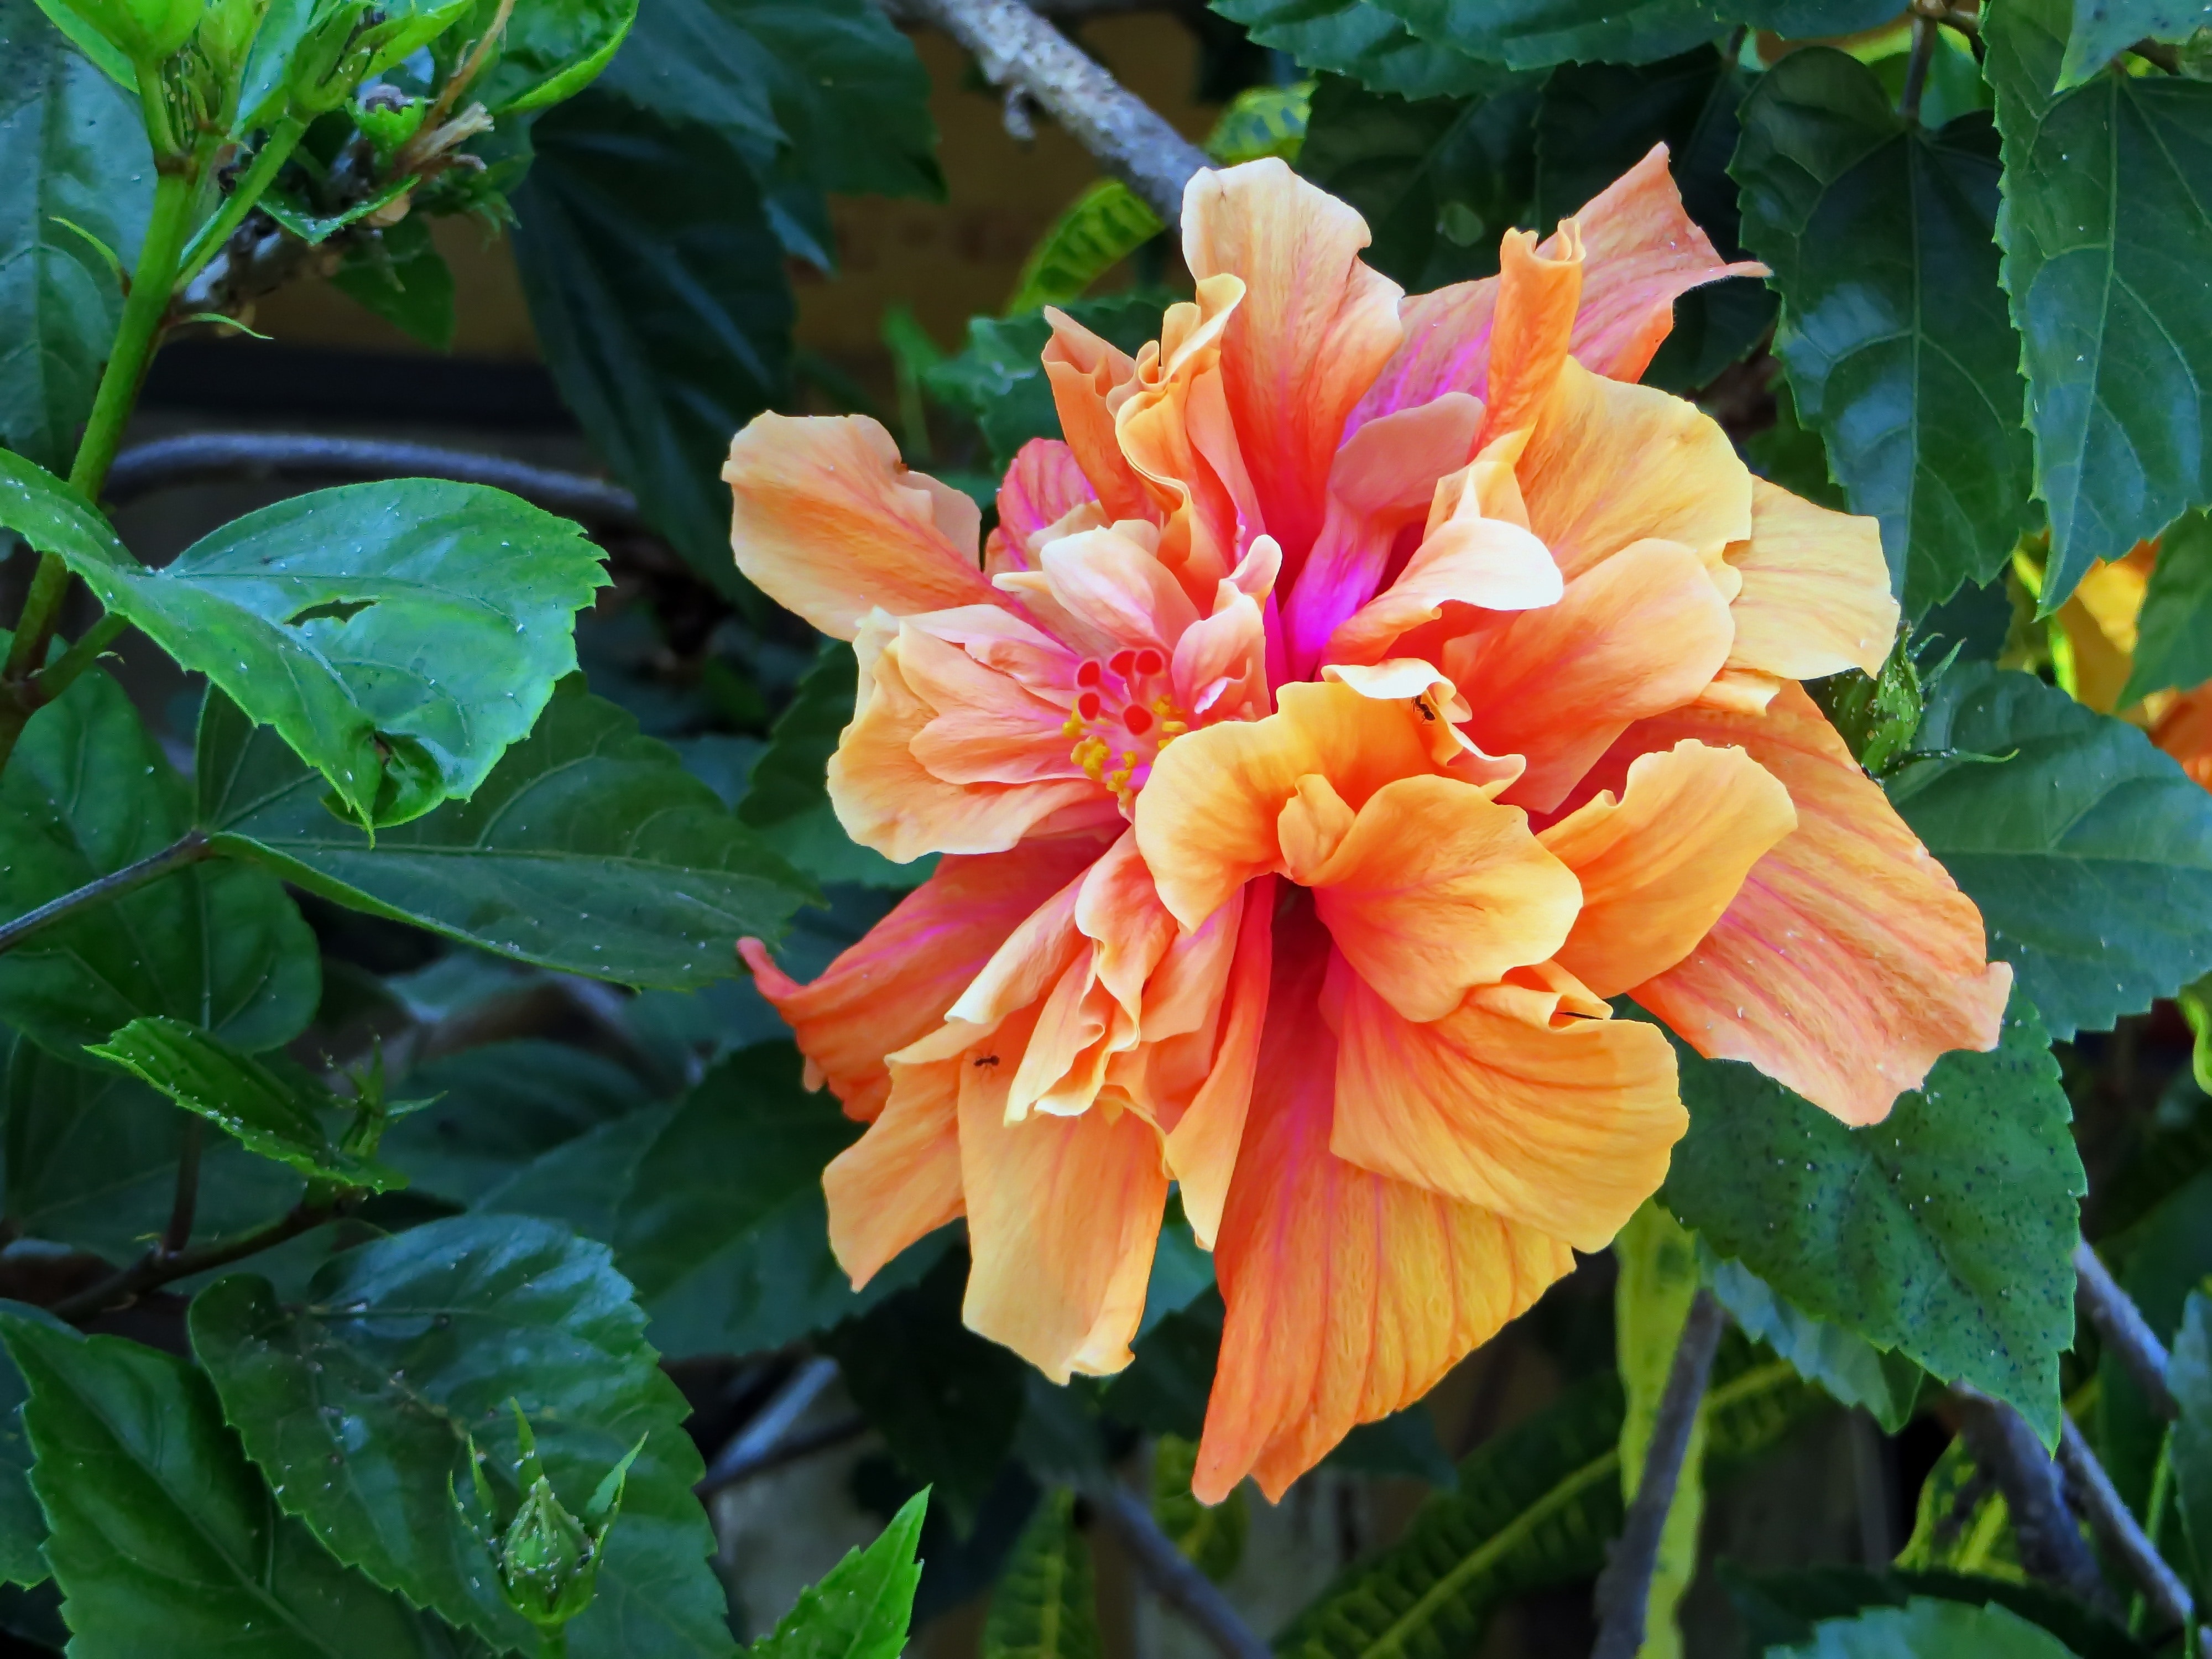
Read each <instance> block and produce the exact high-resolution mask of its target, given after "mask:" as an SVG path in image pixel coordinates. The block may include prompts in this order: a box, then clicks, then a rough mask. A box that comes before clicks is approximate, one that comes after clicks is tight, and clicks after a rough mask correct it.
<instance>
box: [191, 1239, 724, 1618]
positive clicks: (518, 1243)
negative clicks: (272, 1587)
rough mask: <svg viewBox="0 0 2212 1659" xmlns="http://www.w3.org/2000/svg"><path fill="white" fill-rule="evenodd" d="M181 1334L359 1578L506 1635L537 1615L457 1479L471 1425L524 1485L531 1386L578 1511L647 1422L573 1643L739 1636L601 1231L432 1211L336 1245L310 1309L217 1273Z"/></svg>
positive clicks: (692, 1461)
mask: <svg viewBox="0 0 2212 1659" xmlns="http://www.w3.org/2000/svg"><path fill="white" fill-rule="evenodd" d="M191 1336H192V1348H193V1352H195V1353H197V1355H198V1356H199V1358H200V1362H201V1364H204V1365H205V1366H206V1367H207V1368H208V1371H209V1373H210V1376H212V1377H213V1378H214V1381H215V1386H216V1392H217V1393H218V1394H219V1395H221V1396H222V1409H223V1413H224V1415H225V1416H226V1417H227V1418H228V1419H229V1420H230V1422H231V1423H232V1425H234V1427H235V1428H236V1429H237V1430H238V1431H239V1433H240V1435H241V1436H242V1437H244V1439H245V1442H246V1451H247V1454H248V1455H251V1456H252V1459H253V1461H254V1462H256V1463H257V1464H258V1465H259V1466H260V1467H261V1468H262V1469H263V1470H264V1472H265V1473H266V1474H268V1476H269V1478H270V1482H271V1484H272V1486H273V1489H274V1490H275V1492H276V1497H277V1499H278V1501H279V1502H280V1503H281V1504H283V1506H284V1508H285V1510H287V1511H288V1512H289V1513H290V1514H292V1515H295V1516H298V1517H299V1518H300V1519H301V1521H303V1522H306V1524H307V1527H308V1528H311V1529H312V1530H313V1534H314V1535H315V1537H316V1538H318V1539H319V1540H320V1541H321V1542H322V1544H323V1545H324V1547H326V1548H327V1549H329V1550H330V1552H331V1554H332V1555H334V1556H335V1557H337V1559H339V1560H341V1561H343V1562H345V1563H347V1564H348V1565H351V1566H355V1567H357V1568H359V1569H360V1570H361V1571H362V1573H364V1574H365V1575H367V1577H368V1578H369V1579H372V1580H374V1582H376V1583H379V1584H381V1585H385V1586H386V1587H388V1588H391V1589H397V1590H398V1591H400V1592H401V1593H403V1594H404V1595H406V1596H408V1597H409V1599H410V1600H411V1601H415V1602H416V1603H418V1604H420V1605H423V1606H427V1607H431V1608H433V1609H434V1610H435V1611H436V1612H437V1613H439V1614H440V1615H441V1617H443V1618H445V1619H447V1620H450V1621H451V1622H453V1624H455V1625H457V1626H465V1627H466V1628H469V1629H471V1630H474V1631H477V1632H481V1633H482V1634H483V1636H484V1637H485V1638H488V1639H489V1640H491V1641H493V1642H495V1643H497V1644H503V1645H507V1646H515V1647H520V1646H523V1645H525V1644H526V1643H527V1641H528V1639H529V1638H528V1636H527V1629H528V1627H527V1626H524V1625H523V1624H522V1623H521V1621H520V1620H519V1619H518V1618H517V1617H516V1616H515V1615H514V1614H513V1613H512V1612H510V1611H509V1610H508V1609H507V1607H506V1605H505V1603H504V1601H502V1599H501V1596H500V1594H499V1590H498V1588H497V1586H496V1583H495V1582H494V1575H493V1573H492V1571H491V1568H490V1564H489V1562H488V1561H487V1560H485V1559H484V1558H483V1553H482V1551H481V1549H480V1547H478V1545H477V1542H476V1541H475V1540H474V1539H473V1538H472V1537H471V1535H470V1534H469V1533H468V1532H467V1530H466V1528H465V1527H464V1526H463V1525H462V1524H461V1522H460V1521H459V1517H458V1516H456V1515H455V1513H454V1510H453V1499H452V1497H451V1495H450V1493H449V1490H448V1485H447V1483H448V1481H449V1480H450V1479H451V1478H452V1477H453V1475H454V1474H456V1473H457V1472H459V1471H460V1470H462V1469H463V1468H464V1458H465V1449H464V1439H465V1436H466V1435H470V1434H473V1435H474V1437H475V1438H476V1443H477V1445H478V1447H480V1448H482V1449H483V1450H484V1451H485V1452H486V1453H487V1454H488V1455H489V1462H490V1465H491V1467H492V1468H493V1469H494V1470H495V1472H497V1473H498V1474H501V1475H503V1476H504V1477H505V1479H506V1480H507V1484H508V1485H509V1486H512V1484H513V1468H514V1456H513V1445H514V1427H513V1415H512V1413H511V1412H510V1411H509V1409H508V1405H507V1402H508V1401H510V1400H514V1401H520V1405H521V1408H522V1410H523V1413H524V1414H525V1415H526V1417H527V1418H528V1419H529V1420H530V1422H531V1423H532V1425H533V1427H534V1428H535V1429H536V1431H537V1434H538V1453H539V1455H540V1456H541V1458H542V1459H543V1460H544V1467H545V1470H546V1473H547V1474H548V1476H549V1477H550V1479H551V1480H552V1481H553V1484H554V1486H555V1487H556V1490H557V1491H558V1492H560V1493H561V1495H562V1499H563V1501H564V1502H566V1503H567V1504H568V1506H569V1507H570V1508H571V1509H572V1510H580V1509H581V1508H582V1507H583V1506H584V1504H585V1502H586V1499H587V1498H589V1497H590V1495H591V1493H592V1488H593V1486H594V1484H595V1483H596V1482H597V1481H598V1480H599V1479H600V1477H601V1476H603V1475H604V1474H605V1473H606V1471H607V1470H608V1469H609V1468H611V1467H612V1466H613V1465H614V1463H615V1462H617V1460H618V1459H620V1458H621V1457H622V1456H623V1454H624V1453H625V1452H627V1451H628V1450H629V1449H630V1448H631V1447H632V1446H634V1445H635V1444H636V1443H638V1440H639V1437H641V1436H643V1437H645V1445H644V1449H643V1451H642V1452H641V1455H640V1456H639V1457H638V1460H637V1462H635V1463H634V1464H633V1465H631V1467H630V1469H629V1480H628V1483H627V1485H626V1486H625V1489H624V1492H623V1508H622V1519H621V1521H620V1522H619V1523H617V1526H616V1527H615V1528H614V1530H613V1531H612V1533H611V1534H609V1536H608V1541H607V1548H606V1555H605V1563H604V1565H602V1567H601V1569H600V1573H599V1595H598V1598H597V1599H596V1600H595V1601H593V1602H592V1606H591V1607H590V1608H589V1609H588V1610H587V1611H586V1613H584V1614H583V1615H582V1616H581V1617H580V1618H579V1619H578V1620H576V1621H575V1623H574V1625H573V1626H571V1627H570V1647H571V1651H572V1652H574V1654H576V1655H577V1656H578V1659H597V1656H602V1655H604V1656H618V1655H635V1654H646V1653H651V1654H654V1655H663V1654H665V1655H671V1656H676V1655H726V1654H729V1653H731V1652H732V1644H731V1642H730V1640H729V1638H728V1636H727V1634H726V1627H725V1625H724V1614H723V1608H722V1601H723V1597H722V1591H721V1587H720V1584H719V1583H717V1582H716V1581H715V1578H714V1574H713V1572H712V1571H710V1570H709V1569H708V1565H707V1557H708V1554H709V1553H711V1552H712V1550H713V1548H714V1540H713V1536H712V1533H711V1531H710V1529H709V1528H708V1523H707V1516H706V1514H705V1511H704V1510H702V1509H701V1508H700V1506H699V1501H698V1499H697V1498H695V1497H693V1496H692V1494H691V1487H692V1485H693V1484H694V1483H695V1482H696V1481H697V1480H698V1479H699V1478H700V1476H701V1475H702V1474H703V1473H704V1472H705V1468H704V1465H703V1464H702V1462H700V1458H699V1454H698V1451H697V1449H696V1448H695V1447H694V1446H693V1445H692V1443H691V1440H690V1437H689V1436H688V1435H686V1434H685V1433H684V1431H683V1428H682V1426H681V1425H682V1423H683V1419H684V1416H685V1415H686V1413H687V1411H688V1409H689V1408H688V1407H686V1406H685V1404H684V1400H683V1396H682V1395H679V1394H678V1392H677V1390H676V1386H675V1384H674V1383H671V1382H670V1381H669V1380H668V1379H667V1377H666V1376H664V1375H663V1374H662V1373H661V1371H660V1370H659V1365H658V1364H657V1363H656V1362H657V1356H656V1355H655V1354H654V1352H653V1349H652V1348H651V1347H649V1346H647V1343H646V1340H645V1318H644V1316H643V1314H642V1313H641V1311H640V1310H638V1308H637V1306H636V1304H635V1303H634V1302H633V1301H632V1300H631V1299H630V1293H629V1285H628V1284H627V1283H626V1282H624V1280H623V1278H622V1276H621V1275H620V1274H619V1273H617V1272H616V1271H615V1270H614V1267H613V1264H612V1263H611V1261H610V1260H609V1257H608V1254H607V1251H606V1249H605V1246H603V1245H599V1244H594V1243H587V1242H586V1241H584V1240H580V1239H578V1238H576V1237H574V1236H573V1235H571V1234H569V1233H568V1232H566V1231H564V1230H562V1229H561V1228H558V1227H555V1226H552V1225H549V1224H546V1223H544V1222H537V1221H531V1220H527V1219H524V1218H519V1217H513V1216H459V1217H454V1218H451V1219H449V1220H444V1221H434V1222H431V1223H429V1224H428V1225H425V1226H421V1227H417V1228H416V1229H414V1230H413V1231H410V1232H406V1233H403V1234H400V1235H399V1236H398V1237H391V1238H385V1239H380V1240H378V1241H377V1242H375V1243H370V1244H365V1245H362V1246H361V1247H359V1248H358V1249H352V1250H349V1251H347V1252H345V1253H344V1254H343V1255H338V1256H336V1257H333V1258H332V1259H331V1261H328V1262H326V1263H325V1265H324V1266H323V1267H322V1268H321V1269H320V1270H319V1271H318V1272H317V1273H316V1274H315V1277H314V1279H313V1281H312V1282H311V1283H310V1285H308V1287H307V1299H306V1302H305V1304H304V1305H300V1306H293V1307H288V1306H286V1305H284V1304H282V1303H280V1302H279V1301H278V1299H277V1297H276V1293H275V1291H273V1289H272V1288H271V1287H270V1285H269V1283H268V1281H267V1280H266V1279H258V1278H254V1277H252V1276H251V1275H240V1276H235V1277H233V1278H230V1279H224V1280H222V1282H221V1283H219V1284H217V1285H215V1286H214V1287H212V1288H211V1289H210V1290H207V1291H203V1292H202V1293H201V1294H200V1296H199V1297H198V1298H197V1300H196V1301H195V1302H194V1303H193V1304H192V1310H191ZM509 1495H510V1496H511V1494H509Z"/></svg>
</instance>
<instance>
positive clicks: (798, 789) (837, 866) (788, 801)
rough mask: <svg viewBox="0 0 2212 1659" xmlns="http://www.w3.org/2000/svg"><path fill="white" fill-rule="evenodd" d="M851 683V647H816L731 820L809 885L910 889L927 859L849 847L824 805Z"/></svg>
mask: <svg viewBox="0 0 2212 1659" xmlns="http://www.w3.org/2000/svg"><path fill="white" fill-rule="evenodd" d="M859 680H860V669H859V666H858V665H857V664H856V663H855V662H854V657H853V647H851V646H849V645H847V644H845V643H843V642H842V641H831V642H830V643H829V644H827V645H825V646H824V647H823V648H822V654H821V655H820V656H819V657H818V658H817V659H815V663H814V666H813V667H811V668H810V669H808V670H807V671H806V673H805V678H802V679H801V680H800V681H799V685H798V687H797V689H796V690H794V691H793V693H792V698H791V702H789V703H788V704H787V705H786V707H785V708H784V711H783V713H782V714H781V715H779V716H778V717H777V719H776V722H775V730H774V731H772V732H769V744H768V750H767V752H765V753H764V754H763V755H762V756H761V757H760V759H759V760H758V761H757V762H756V763H754V766H753V770H752V778H751V781H750V785H749V787H747V788H746V791H745V793H744V799H742V800H740V801H739V802H738V817H740V818H741V819H743V820H744V822H745V823H749V824H750V825H752V827H753V828H754V829H757V830H758V831H759V832H760V838H761V839H762V841H763V842H766V843H767V844H768V845H769V847H771V848H775V851H776V852H778V853H779V854H781V855H782V856H783V857H784V858H785V859H787V860H789V861H790V863H791V864H792V866H793V867H794V868H796V869H800V870H804V871H805V872H806V873H807V874H808V875H810V876H811V877H813V878H815V880H817V881H820V882H858V883H860V884H861V885H863V886H867V887H890V888H898V889H904V888H908V887H913V886H915V885H916V884H919V883H921V881H923V880H925V879H927V877H928V875H929V872H930V871H931V870H932V869H933V868H935V864H936V861H935V860H929V859H924V860H916V861H915V863H912V864H893V863H892V862H891V861H890V860H889V859H887V858H885V857H884V855H883V854H881V853H878V852H875V851H873V850H872V849H871V848H866V847H861V846H859V845H857V844H856V843H855V842H854V840H853V838H852V837H851V836H848V835H847V834H846V833H845V831H844V829H843V827H842V825H841V824H839V823H838V822H837V814H836V811H833V810H832V809H831V807H830V805H829V757H830V756H831V754H833V753H834V752H835V751H836V747H837V738H838V736H839V734H840V733H841V732H843V731H844V729H845V727H846V726H847V725H848V724H849V723H850V722H851V720H852V719H853V693H854V688H855V686H856V685H857V684H858V683H859Z"/></svg>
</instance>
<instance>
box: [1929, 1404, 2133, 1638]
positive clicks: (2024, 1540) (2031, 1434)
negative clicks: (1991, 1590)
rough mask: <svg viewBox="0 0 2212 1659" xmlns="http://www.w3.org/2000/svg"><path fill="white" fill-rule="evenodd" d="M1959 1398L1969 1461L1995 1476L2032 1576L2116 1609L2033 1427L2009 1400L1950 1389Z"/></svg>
mask: <svg viewBox="0 0 2212 1659" xmlns="http://www.w3.org/2000/svg"><path fill="white" fill-rule="evenodd" d="M1953 1392H1954V1394H1955V1395H1957V1397H1958V1400H1959V1403H1960V1419H1959V1431H1960V1433H1961V1434H1962V1435H1964V1436H1965V1437H1966V1449H1968V1450H1969V1451H1970V1452H1972V1454H1973V1458H1974V1462H1975V1463H1976V1464H1977V1465H1978V1466H1979V1467H1980V1468H1984V1469H1986V1470H1988V1471H1989V1473H1990V1474H1991V1475H1992V1476H1993V1477H1995V1479H1996V1483H1997V1489H1998V1491H2000V1492H2002V1493H2003V1494H2004V1500H2005V1509H2006V1511H2007V1513H2008V1516H2009V1517H2010V1519H2011V1521H2012V1529H2013V1535H2014V1536H2015V1538H2016V1539H2018V1540H2019V1542H2020V1564H2021V1566H2023V1567H2025V1568H2027V1571H2028V1572H2029V1573H2031V1574H2032V1575H2033V1576H2034V1577H2038V1578H2040V1579H2042V1580H2043V1581H2044V1582H2045V1583H2048V1584H2052V1585H2055V1586H2057V1588H2058V1589H2063V1590H2064V1591H2065V1592H2066V1593H2067V1594H2068V1595H2071V1596H2072V1597H2074V1599H2075V1601H2081V1602H2083V1603H2086V1604H2087V1605H2088V1606H2090V1607H2097V1608H2100V1609H2101V1610H2103V1611H2105V1612H2107V1613H2114V1614H2116V1615H2117V1614H2118V1611H2119V1609H2118V1608H2117V1607H2114V1606H2113V1605H2112V1591H2111V1589H2110V1588H2109V1587H2108V1586H2107V1585H2106V1583H2105V1576H2104V1574H2103V1573H2101V1572H2100V1571H2098V1570H2097V1561H2096V1558H2095V1557H2094V1556H2093V1555H2092V1554H2091V1553H2089V1547H2088V1545H2087V1544H2086V1543H2084V1542H2083V1541H2082V1539H2081V1528H2080V1526H2079V1525H2078V1524H2077V1523H2076V1522H2075V1518H2074V1511H2073V1510H2071V1509H2069V1508H2068V1507H2067V1504H2066V1492H2065V1489H2064V1488H2063V1486H2061V1485H2060V1483H2059V1479H2058V1469H2057V1465H2055V1464H2054V1463H2053V1462H2051V1454H2050V1453H2048V1452H2046V1451H2045V1450H2044V1449H2043V1443H2042V1442H2041V1441H2040V1440H2039V1439H2037V1438H2036V1436H2035V1431H2034V1430H2033V1429H2031V1428H2029V1427H2028V1426H2027V1419H2024V1418H2022V1417H2021V1414H2020V1413H2018V1412H2016V1411H2015V1410H2014V1409H2013V1408H2012V1407H2010V1406H2008V1405H2004V1404H2002V1402H2000V1401H1995V1400H1992V1399H1990V1397H1989V1396H1988V1395H1984V1394H1981V1393H1979V1392H1978V1391H1976V1390H1974V1389H1967V1388H1954V1389H1953Z"/></svg>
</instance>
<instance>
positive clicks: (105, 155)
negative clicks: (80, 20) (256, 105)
mask: <svg viewBox="0 0 2212 1659" xmlns="http://www.w3.org/2000/svg"><path fill="white" fill-rule="evenodd" d="M126 67H127V66H126ZM153 186H154V158H153V155H152V152H151V151H150V150H149V149H148V148H147V144H146V132H145V129H144V127H143V126H142V125H140V122H139V118H138V100H137V99H136V98H135V97H133V96H131V94H128V93H126V92H125V91H124V90H123V88H120V87H118V86H117V85H116V84H115V82H112V81H111V80H109V79H108V77H107V76H106V75H104V74H102V73H101V72H100V70H97V69H95V68H94V66H93V65H92V64H89V63H88V62H87V61H86V60H85V58H83V57H82V55H81V54H79V53H78V52H73V51H71V50H70V47H69V46H68V44H67V43H66V42H65V41H64V40H63V39H62V36H61V33H59V31H58V30H57V29H56V28H55V27H53V26H52V24H51V23H49V22H48V21H46V18H45V17H44V16H42V15H40V10H39V8H38V7H37V6H36V5H34V4H33V3H32V0H0V247H4V248H6V249H7V250H8V258H5V259H4V260H0V446H4V447H7V448H9V449H12V450H15V452H16V453H19V454H22V455H26V456H28V457H29V458H30V459H32V460H33V461H36V462H37V463H38V464H39V465H41V466H44V467H48V468H51V469H52V470H53V471H66V470H67V469H68V467H69V464H70V456H71V454H72V453H74V452H75V451H76V435H77V429H78V428H80V427H81V426H82V425H83V424H84V420H85V416H88V415H89V414H90V413H91V412H92V398H93V392H94V390H95V389H96V388H97V387H98V386H99V384H100V365H101V364H102V363H104V362H106V360H107V353H108V348H109V345H110V343H112V340H113V338H114V335H115V325H116V322H117V320H118V318H119V317H120V316H121V314H122V310H123V295H122V290H121V288H120V286H119V285H118V283H117V281H116V278H115V273H114V271H113V270H112V268H111V267H110V265H109V264H108V262H107V260H106V258H103V257H102V256H101V254H100V252H99V250H98V249H97V248H95V247H94V246H93V244H92V243H91V242H90V241H88V240H87V237H88V236H92V237H97V238H99V240H100V241H101V242H102V243H104V244H106V246H107V247H108V249H109V250H111V251H112V252H113V253H114V254H115V255H116V257H117V258H119V259H121V260H122V261H123V262H124V263H125V264H126V265H127V264H134V263H136V261H137V258H138V242H139V239H140V238H141V236H143V234H144V232H145V226H146V214H147V210H148V209H149V207H150V206H151V204H152V202H153ZM64 220H66V221H67V222H68V223H64V222H63V221H64ZM70 225H76V226H77V227H80V228H81V229H80V230H72V229H71V228H70Z"/></svg>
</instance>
